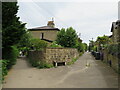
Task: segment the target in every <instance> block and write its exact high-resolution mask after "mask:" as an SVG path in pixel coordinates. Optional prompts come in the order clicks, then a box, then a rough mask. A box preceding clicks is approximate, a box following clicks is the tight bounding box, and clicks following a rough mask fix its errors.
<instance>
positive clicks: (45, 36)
mask: <svg viewBox="0 0 120 90" xmlns="http://www.w3.org/2000/svg"><path fill="white" fill-rule="evenodd" d="M29 31H30V33H31V35H32V36H33V37H34V38H39V39H41V40H45V41H47V42H53V41H55V40H56V37H57V33H58V31H60V30H59V29H58V28H55V24H54V21H53V20H52V21H48V24H47V26H43V27H36V28H32V29H29Z"/></svg>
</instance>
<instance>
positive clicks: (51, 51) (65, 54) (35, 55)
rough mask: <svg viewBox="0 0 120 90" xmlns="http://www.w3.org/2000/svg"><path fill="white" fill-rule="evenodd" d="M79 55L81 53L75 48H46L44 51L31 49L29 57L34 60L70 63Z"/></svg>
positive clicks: (50, 62) (49, 62)
mask: <svg viewBox="0 0 120 90" xmlns="http://www.w3.org/2000/svg"><path fill="white" fill-rule="evenodd" d="M77 57H79V53H78V51H77V49H75V48H46V49H44V50H43V51H29V52H28V58H29V59H31V60H33V62H38V63H39V62H41V61H43V62H45V63H48V64H53V62H66V64H67V63H69V62H71V61H72V59H73V58H77Z"/></svg>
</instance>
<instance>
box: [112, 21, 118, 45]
mask: <svg viewBox="0 0 120 90" xmlns="http://www.w3.org/2000/svg"><path fill="white" fill-rule="evenodd" d="M111 32H112V36H111V37H110V38H111V39H112V41H113V43H118V42H120V20H117V21H116V22H113V23H112V27H111Z"/></svg>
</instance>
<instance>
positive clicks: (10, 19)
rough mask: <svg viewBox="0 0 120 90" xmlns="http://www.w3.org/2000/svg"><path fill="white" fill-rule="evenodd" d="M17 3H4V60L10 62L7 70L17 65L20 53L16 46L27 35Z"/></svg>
mask: <svg viewBox="0 0 120 90" xmlns="http://www.w3.org/2000/svg"><path fill="white" fill-rule="evenodd" d="M18 7H19V6H18V5H17V2H2V52H3V54H2V58H3V59H5V60H8V61H9V63H8V65H7V68H11V66H12V65H13V64H15V62H16V59H17V56H18V54H19V51H18V49H17V47H16V45H17V44H18V43H19V42H20V40H21V38H22V37H23V35H24V34H26V28H25V23H22V22H21V21H19V17H17V12H18Z"/></svg>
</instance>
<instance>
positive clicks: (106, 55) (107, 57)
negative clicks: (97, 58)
mask: <svg viewBox="0 0 120 90" xmlns="http://www.w3.org/2000/svg"><path fill="white" fill-rule="evenodd" d="M103 53H104V57H103V61H104V62H105V63H107V64H110V60H111V67H112V68H113V69H114V70H115V71H117V72H118V60H119V59H118V58H117V57H116V56H114V55H112V54H109V53H108V51H107V50H104V51H103Z"/></svg>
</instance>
